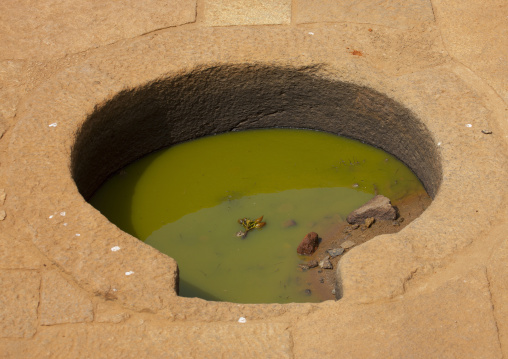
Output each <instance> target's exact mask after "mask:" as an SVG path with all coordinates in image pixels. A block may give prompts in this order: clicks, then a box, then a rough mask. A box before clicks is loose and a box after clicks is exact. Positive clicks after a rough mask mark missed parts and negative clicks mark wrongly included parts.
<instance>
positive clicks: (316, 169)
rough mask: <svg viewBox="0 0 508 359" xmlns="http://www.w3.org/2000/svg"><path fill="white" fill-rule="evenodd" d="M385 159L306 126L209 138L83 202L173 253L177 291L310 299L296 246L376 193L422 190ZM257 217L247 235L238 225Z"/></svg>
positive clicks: (213, 296)
mask: <svg viewBox="0 0 508 359" xmlns="http://www.w3.org/2000/svg"><path fill="white" fill-rule="evenodd" d="M422 190H423V187H422V184H421V183H420V181H419V180H418V178H417V177H416V176H415V175H414V174H413V173H412V172H411V170H409V169H408V168H407V167H406V166H405V165H404V164H403V163H402V162H400V161H399V160H397V159H396V158H395V157H393V156H392V155H390V154H387V153H386V152H384V151H381V150H379V149H376V148H374V147H371V146H368V145H365V144H362V143H360V142H358V141H354V140H351V139H347V138H343V137H338V136H335V135H332V134H328V133H324V132H317V131H311V130H294V129H266V130H249V131H243V132H232V133H226V134H221V135H216V136H210V137H204V138H200V139H197V140H194V141H189V142H185V143H181V144H178V145H176V146H173V147H171V148H168V149H165V150H161V151H158V152H155V153H152V154H150V155H148V156H146V157H144V158H142V159H140V160H138V161H136V162H134V163H132V164H131V165H129V166H127V167H125V168H124V169H123V170H121V171H119V173H117V174H116V175H114V176H112V177H111V178H110V179H109V180H108V181H107V182H105V183H104V184H103V186H102V187H101V188H100V189H99V190H98V191H97V192H96V193H95V195H94V196H93V198H92V199H91V200H90V203H91V204H92V205H93V206H94V207H96V208H97V209H99V210H100V211H101V212H102V213H103V214H104V215H105V216H106V217H107V218H108V219H109V220H110V221H111V222H113V223H114V224H116V225H117V226H118V227H119V228H121V229H122V230H124V231H126V232H128V233H130V234H131V235H133V236H136V237H137V238H139V239H140V240H143V241H145V242H146V243H147V244H149V245H151V246H153V247H155V248H156V249H158V250H159V251H161V252H163V253H166V254H167V255H169V256H171V257H173V258H175V259H176V261H177V262H178V266H179V269H180V287H179V289H180V295H181V296H185V297H200V298H203V299H207V300H216V301H230V302H236V303H288V302H317V301H320V300H321V298H319V297H318V296H316V295H314V294H310V295H309V294H308V291H306V290H307V289H308V288H309V283H310V282H309V280H310V279H309V273H308V272H301V271H299V270H298V269H297V265H298V263H301V262H302V261H304V260H305V259H306V258H304V257H301V256H299V255H297V253H296V247H297V246H298V244H299V243H300V241H301V240H302V238H303V237H304V236H305V235H306V234H307V233H308V232H310V231H314V232H317V233H318V234H319V233H326V232H327V231H329V230H330V228H333V227H334V226H336V225H337V224H340V223H341V222H342V221H344V220H345V218H346V216H347V215H348V214H349V213H350V212H351V211H352V210H354V209H356V208H358V207H359V206H361V205H362V204H364V203H365V202H367V201H368V200H369V199H371V198H372V197H373V196H374V195H375V194H383V195H385V196H387V197H388V198H390V199H391V200H392V201H394V202H396V201H397V200H400V199H402V198H404V197H405V196H407V195H410V194H412V193H416V192H418V191H422ZM261 215H263V216H264V221H265V222H266V223H267V224H266V226H265V227H263V228H262V229H255V230H252V231H250V232H249V233H248V234H247V236H246V237H245V238H244V239H242V238H239V237H237V236H236V235H235V234H236V233H237V232H238V231H240V230H242V229H243V228H242V226H240V225H239V224H238V222H237V221H238V219H240V218H244V217H247V218H250V219H255V218H258V217H259V216H261Z"/></svg>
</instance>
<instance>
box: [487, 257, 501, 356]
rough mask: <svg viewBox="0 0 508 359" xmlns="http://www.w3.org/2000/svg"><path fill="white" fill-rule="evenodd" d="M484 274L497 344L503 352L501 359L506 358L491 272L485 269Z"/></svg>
mask: <svg viewBox="0 0 508 359" xmlns="http://www.w3.org/2000/svg"><path fill="white" fill-rule="evenodd" d="M484 272H485V279H486V280H487V289H488V291H489V300H490V304H491V306H492V317H493V318H494V325H495V326H496V334H497V342H498V345H499V350H500V352H501V358H504V350H503V344H502V342H501V335H500V333H499V326H498V324H497V323H498V319H497V318H496V306H495V304H494V297H493V295H492V290H491V284H490V277H489V270H488V268H487V267H484Z"/></svg>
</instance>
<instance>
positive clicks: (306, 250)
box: [296, 232, 319, 256]
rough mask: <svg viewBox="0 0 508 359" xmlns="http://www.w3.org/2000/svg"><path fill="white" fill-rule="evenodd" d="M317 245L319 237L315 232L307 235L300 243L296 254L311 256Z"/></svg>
mask: <svg viewBox="0 0 508 359" xmlns="http://www.w3.org/2000/svg"><path fill="white" fill-rule="evenodd" d="M318 245H319V237H318V234H317V233H316V232H310V233H307V235H306V236H305V238H304V239H303V240H302V241H301V242H300V244H299V245H298V248H297V249H296V252H297V253H298V254H301V255H306V256H308V255H311V254H312V253H314V252H315V251H316V249H317V247H318Z"/></svg>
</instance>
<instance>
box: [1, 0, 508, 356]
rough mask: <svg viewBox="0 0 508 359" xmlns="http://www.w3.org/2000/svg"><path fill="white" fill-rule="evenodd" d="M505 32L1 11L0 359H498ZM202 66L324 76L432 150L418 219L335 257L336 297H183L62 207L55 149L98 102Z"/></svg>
mask: <svg viewBox="0 0 508 359" xmlns="http://www.w3.org/2000/svg"><path fill="white" fill-rule="evenodd" d="M507 20H508V3H507V2H506V1H505V0H486V1H473V0H462V1H459V0H449V1H443V0H408V1H396V0H388V1H383V2H380V1H374V0H364V1H353V0H350V1H341V2H337V1H331V0H315V1H308V0H272V1H269V0H257V1H245V0H217V1H211V0H181V1H178V0H164V1H162V0H145V1H142V2H139V1H124V2H119V1H109V2H98V1H92V0H79V1H70V0H62V1H58V2H55V1H50V0H38V1H28V0H26V1H18V0H3V1H2V2H0V288H1V290H0V357H1V358H139V357H153V358H159V357H160V358H168V357H169V358H173V357H174V358H232V357H240V356H241V357H244V358H332V357H333V358H489V359H490V358H503V357H506V356H507V355H508V279H507V278H508V265H507V263H508V206H507V205H508V201H507V193H508V190H507V184H508V181H507V178H508V176H507V172H508V166H507V160H508V156H507V144H508V122H507V108H508V83H507V79H508V66H507V64H508V63H507V59H508V25H507ZM214 63H267V64H277V65H292V66H293V65H294V66H307V65H313V64H325V65H326V66H327V67H326V66H325V67H326V70H324V71H325V72H326V73H327V76H331V77H333V78H336V79H339V80H341V81H350V82H354V83H357V84H360V85H365V86H368V87H371V88H374V89H375V90H377V91H379V92H381V93H385V94H386V95H387V96H389V97H391V98H394V99H396V100H397V101H399V102H400V103H402V104H404V105H405V106H406V107H408V108H410V109H411V111H413V112H414V113H415V114H416V115H417V116H418V117H419V118H420V119H421V120H422V122H423V123H424V124H425V125H426V126H427V128H428V129H429V131H430V132H431V134H432V137H433V140H434V141H435V145H436V148H439V151H440V152H439V153H440V156H441V159H442V166H443V181H442V184H441V186H440V188H439V191H438V192H437V194H436V196H435V199H434V201H433V203H432V204H431V205H430V206H429V208H428V209H427V210H426V211H425V212H424V213H423V214H422V215H421V216H420V217H419V218H418V219H416V220H415V221H413V222H412V223H411V224H410V225H408V226H407V227H405V228H404V229H403V230H401V231H400V232H399V233H397V234H389V235H388V234H387V235H381V236H378V237H376V238H374V239H372V240H370V241H369V242H367V243H365V244H363V245H361V246H358V247H356V248H354V249H353V250H350V251H349V252H348V253H347V255H346V256H344V258H343V259H342V260H341V264H340V266H339V268H338V270H337V275H338V276H340V277H341V278H342V286H343V290H344V293H343V294H344V296H343V298H342V299H340V300H338V301H334V300H329V301H325V302H322V303H318V304H310V303H307V304H305V303H304V304H289V305H280V304H271V305H237V304H232V303H213V302H206V301H203V300H200V299H191V298H180V297H178V296H177V295H176V293H175V291H174V283H175V277H176V274H175V269H176V265H175V263H174V261H172V260H171V259H170V258H167V257H166V256H163V255H159V254H157V253H155V250H153V249H150V248H147V247H148V246H146V245H144V244H143V243H140V242H139V241H137V240H136V239H134V238H131V237H129V236H127V235H125V234H124V233H122V232H121V231H119V230H117V229H115V228H112V225H110V224H109V223H108V222H107V220H105V219H104V218H103V217H101V216H100V214H99V213H97V211H95V210H94V209H93V208H91V207H89V206H87V205H86V203H85V201H84V200H83V198H82V197H81V196H80V195H79V193H78V191H77V189H76V186H75V184H74V183H73V182H72V178H71V176H70V172H69V163H70V162H69V161H70V160H69V158H70V147H71V146H72V143H73V139H74V134H75V132H76V131H77V129H78V128H79V126H80V124H81V123H82V122H83V120H84V118H85V117H86V115H87V114H88V113H90V112H91V111H92V110H93V108H94V106H95V105H96V104H97V103H101V102H103V101H105V100H107V99H109V98H111V97H112V96H113V95H114V94H116V93H117V92H119V91H120V90H122V89H124V88H130V87H135V86H138V85H139V84H143V83H146V82H147V81H150V80H153V79H155V78H159V77H161V76H164V75H167V74H172V73H177V72H179V71H181V70H187V69H191V68H193V67H195V66H197V65H203V64H214ZM53 124H55V125H54V126H50V125H53ZM482 130H484V131H488V132H492V133H491V134H485V133H482ZM50 216H51V218H50ZM115 245H120V247H121V250H120V251H118V252H112V251H111V250H110V248H112V247H113V246H115ZM113 255H115V256H116V257H114V258H113V257H111V256H113ZM131 271H132V272H133V273H132V275H130V274H129V275H126V273H128V272H131ZM240 317H244V318H246V322H245V323H239V322H238V320H239V318H240Z"/></svg>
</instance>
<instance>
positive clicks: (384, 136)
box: [71, 65, 441, 200]
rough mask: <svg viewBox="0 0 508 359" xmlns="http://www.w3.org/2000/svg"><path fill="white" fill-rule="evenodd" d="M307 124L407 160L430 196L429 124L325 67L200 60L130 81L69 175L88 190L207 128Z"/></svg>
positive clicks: (107, 106)
mask: <svg viewBox="0 0 508 359" xmlns="http://www.w3.org/2000/svg"><path fill="white" fill-rule="evenodd" d="M272 127H285V128H306V129H314V130H320V131H326V132H330V133H333V134H337V135H342V136H347V137H351V138H354V139H358V140H361V141H363V142H365V143H368V144H370V145H374V146H376V147H379V148H381V149H383V150H385V151H387V152H389V153H391V154H393V155H395V156H396V157H398V158H399V159H401V160H402V161H403V162H404V163H406V165H408V166H409V167H410V168H411V169H412V170H413V171H414V172H415V173H416V175H417V176H418V177H419V178H420V180H421V181H422V183H423V184H424V186H425V188H426V190H427V192H428V194H429V195H430V196H431V197H432V198H433V197H434V196H435V194H436V193H437V190H438V188H439V184H440V179H441V168H440V162H439V159H438V154H437V152H436V149H435V146H434V144H433V141H432V138H431V136H430V133H429V132H428V130H427V129H426V127H425V126H424V125H423V123H421V122H420V121H419V120H418V119H417V118H416V117H415V116H414V115H413V114H412V113H411V112H410V111H409V110H408V109H406V108H404V107H403V106H402V105H401V104H399V103H397V102H396V101H394V100H392V99H390V98H388V97H387V96H385V95H383V94H381V93H379V92H376V91H375V90H372V89H369V88H366V87H362V86H358V85H355V84H351V83H345V82H340V81H334V80H330V79H327V78H326V77H322V76H320V75H319V69H318V68H301V69H296V68H282V67H268V66H261V65H232V66H216V67H206V68H205V67H203V68H198V69H195V70H193V71H191V72H188V73H184V74H181V75H178V76H173V77H169V78H165V79H161V80H157V81H154V82H151V83H149V84H147V85H144V86H142V87H138V88H135V89H130V90H125V91H122V92H121V93H119V94H118V95H116V96H115V97H114V98H113V99H111V100H110V101H107V102H106V103H104V104H101V105H100V106H98V107H97V108H96V109H95V111H94V112H93V113H92V114H91V115H90V116H89V117H88V119H87V120H86V121H85V123H84V124H83V126H82V127H81V129H80V131H79V132H78V134H77V137H76V142H75V144H74V147H73V150H72V164H71V169H72V174H73V178H74V180H75V182H76V184H77V187H78V189H79V191H80V193H81V194H82V195H83V197H84V198H85V199H87V200H88V199H89V198H90V197H91V196H92V194H93V193H94V192H95V191H96V190H97V188H98V187H99V186H100V185H101V184H102V183H103V182H104V181H105V180H106V179H107V178H108V177H109V176H111V175H112V174H114V173H115V172H117V171H118V170H119V169H121V168H123V167H124V166H126V165H127V164H129V163H131V162H133V161H135V160H136V159H138V158H140V157H142V156H144V155H146V154H148V153H150V152H153V151H156V150H158V149H161V148H164V147H168V146H171V145H174V144H177V143H180V142H184V141H188V140H192V139H195V138H199V137H202V136H207V135H212V134H218V133H224V132H230V131H240V130H247V129H254V128H272Z"/></svg>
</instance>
